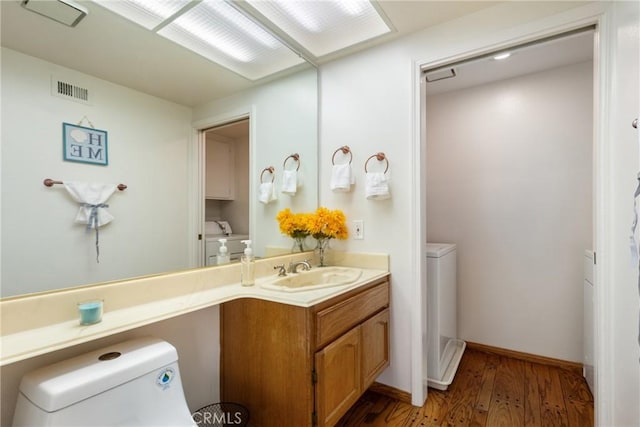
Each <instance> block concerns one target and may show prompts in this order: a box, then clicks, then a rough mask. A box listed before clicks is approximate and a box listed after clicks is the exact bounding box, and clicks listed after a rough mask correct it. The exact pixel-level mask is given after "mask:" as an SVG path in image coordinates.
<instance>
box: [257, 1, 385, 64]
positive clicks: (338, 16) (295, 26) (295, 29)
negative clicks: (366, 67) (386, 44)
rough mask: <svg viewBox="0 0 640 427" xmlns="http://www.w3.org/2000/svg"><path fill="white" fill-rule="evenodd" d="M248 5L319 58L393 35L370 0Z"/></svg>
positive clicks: (281, 2) (280, 2)
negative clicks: (384, 35)
mask: <svg viewBox="0 0 640 427" xmlns="http://www.w3.org/2000/svg"><path fill="white" fill-rule="evenodd" d="M248 3H249V4H250V5H251V6H252V7H253V8H255V9H256V10H257V11H258V12H260V13H261V14H262V15H263V16H264V17H266V18H267V19H268V20H270V21H271V22H273V23H274V24H275V25H276V26H278V27H279V28H280V29H281V30H283V31H284V32H285V33H287V34H288V35H289V36H291V38H293V39H294V40H296V41H297V42H298V43H300V45H302V46H303V47H304V48H305V49H307V50H308V51H309V52H311V53H312V54H313V55H314V56H315V57H321V56H324V55H327V54H330V53H332V52H335V51H338V50H341V49H344V48H346V47H349V46H352V45H355V44H357V43H360V42H363V41H366V40H369V39H372V38H375V37H378V36H380V35H383V34H386V33H388V32H390V31H391V29H390V28H389V26H388V25H387V24H386V22H385V21H384V19H382V17H381V16H380V14H379V13H378V11H377V10H376V9H375V7H373V5H372V4H371V3H370V2H369V1H367V0H305V1H291V0H269V1H265V0H248Z"/></svg>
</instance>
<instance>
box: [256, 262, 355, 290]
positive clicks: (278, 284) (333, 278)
mask: <svg viewBox="0 0 640 427" xmlns="http://www.w3.org/2000/svg"><path fill="white" fill-rule="evenodd" d="M360 276H362V270H361V269H359V268H350V267H316V268H312V269H311V270H309V271H302V272H300V273H293V274H289V275H288V276H286V277H279V278H277V279H275V280H273V281H270V282H267V283H263V284H262V287H263V288H267V289H275V290H279V291H285V292H300V291H310V290H312V289H322V288H329V287H332V286H341V285H349V284H351V283H354V282H356V281H357V280H358V279H359V278H360Z"/></svg>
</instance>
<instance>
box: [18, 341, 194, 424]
mask: <svg viewBox="0 0 640 427" xmlns="http://www.w3.org/2000/svg"><path fill="white" fill-rule="evenodd" d="M13 425H14V426H29V427H33V426H64V427H68V426H84V427H86V426H116V425H118V426H154V427H155V426H175V427H178V426H185V427H186V426H189V427H193V426H195V425H196V423H195V422H194V421H193V418H192V417H191V413H190V412H189V409H188V408H187V403H186V401H185V398H184V393H183V390H182V383H181V381H180V371H179V370H178V353H177V351H176V349H175V347H173V346H172V345H171V344H169V343H168V342H165V341H162V340H159V339H156V338H141V339H135V340H131V341H126V342H123V343H120V344H116V345H112V346H109V347H106V348H103V349H101V350H96V351H92V352H90V353H86V354H83V355H81V356H77V357H74V358H72V359H68V360H64V361H62V362H59V363H56V364H53V365H50V366H45V367H43V368H40V369H37V370H35V371H32V372H29V373H28V374H26V375H25V376H24V377H23V378H22V382H21V383H20V393H19V395H18V402H17V404H16V411H15V414H14V417H13Z"/></svg>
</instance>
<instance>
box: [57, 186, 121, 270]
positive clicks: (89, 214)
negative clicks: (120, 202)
mask: <svg viewBox="0 0 640 427" xmlns="http://www.w3.org/2000/svg"><path fill="white" fill-rule="evenodd" d="M64 188H66V189H67V192H68V193H69V194H70V195H71V197H73V199H74V200H75V201H76V202H78V203H80V208H79V209H78V213H77V214H76V220H75V221H76V222H77V223H80V224H86V225H87V231H90V230H91V229H92V228H93V229H95V230H96V262H100V245H99V237H98V228H100V227H102V226H103V225H105V224H108V223H110V222H111V221H113V219H114V217H113V215H111V214H110V213H109V211H107V209H106V208H108V207H109V205H107V204H106V201H107V200H109V197H111V195H112V194H113V193H114V191H116V188H117V186H116V185H115V184H101V183H88V182H73V181H71V182H69V181H65V182H64Z"/></svg>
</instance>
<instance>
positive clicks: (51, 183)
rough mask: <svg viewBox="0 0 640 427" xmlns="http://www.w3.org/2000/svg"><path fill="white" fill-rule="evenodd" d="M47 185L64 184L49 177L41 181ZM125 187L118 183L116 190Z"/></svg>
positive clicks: (124, 188) (121, 189)
mask: <svg viewBox="0 0 640 427" xmlns="http://www.w3.org/2000/svg"><path fill="white" fill-rule="evenodd" d="M42 183H43V184H44V185H45V186H47V187H53V184H64V182H62V181H55V180H53V179H51V178H47V179H45V180H44V181H43V182H42ZM126 189H127V186H126V185H124V184H118V190H120V191H124V190H126Z"/></svg>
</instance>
